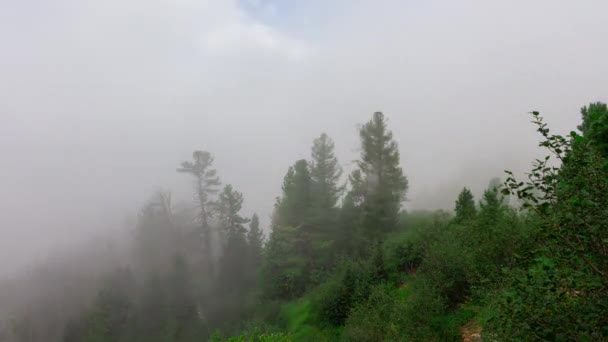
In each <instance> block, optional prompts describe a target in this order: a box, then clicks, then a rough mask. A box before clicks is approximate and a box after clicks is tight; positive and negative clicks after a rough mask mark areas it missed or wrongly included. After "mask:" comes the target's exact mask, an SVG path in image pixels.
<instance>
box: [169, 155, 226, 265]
mask: <svg viewBox="0 0 608 342" xmlns="http://www.w3.org/2000/svg"><path fill="white" fill-rule="evenodd" d="M192 159H193V161H185V162H182V164H181V167H180V168H178V169H177V172H181V173H188V174H190V175H192V176H193V177H194V195H195V200H196V202H197V204H198V209H199V213H198V220H199V222H200V227H201V238H202V240H203V248H204V253H205V259H206V263H207V271H208V273H209V274H213V273H214V272H213V271H214V270H213V251H212V245H211V224H210V222H209V220H210V218H211V217H212V211H211V207H212V206H213V200H212V198H211V196H212V195H213V194H215V193H217V191H218V190H217V187H218V186H219V185H220V180H219V177H218V176H217V171H216V170H215V169H212V168H211V167H212V165H213V156H212V155H211V153H209V152H207V151H194V153H193V154H192Z"/></svg>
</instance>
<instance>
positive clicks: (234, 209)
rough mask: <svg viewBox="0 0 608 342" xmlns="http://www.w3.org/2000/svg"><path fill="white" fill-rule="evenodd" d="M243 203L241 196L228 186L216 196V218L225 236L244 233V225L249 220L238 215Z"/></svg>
mask: <svg viewBox="0 0 608 342" xmlns="http://www.w3.org/2000/svg"><path fill="white" fill-rule="evenodd" d="M243 201H244V200H243V194H242V193H240V192H238V191H235V190H234V189H233V188H232V185H230V184H228V185H226V186H224V190H223V191H222V192H221V193H220V194H219V196H218V203H217V209H218V216H219V219H220V224H221V226H222V228H223V231H224V232H225V233H226V234H227V236H230V235H235V234H244V232H245V227H244V224H245V223H247V222H249V219H247V218H244V217H242V216H241V215H240V214H239V213H240V211H241V209H242V207H243Z"/></svg>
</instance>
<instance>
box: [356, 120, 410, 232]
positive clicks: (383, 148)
mask: <svg viewBox="0 0 608 342" xmlns="http://www.w3.org/2000/svg"><path fill="white" fill-rule="evenodd" d="M359 136H360V138H361V159H360V160H359V161H357V165H358V170H356V172H355V173H353V175H351V177H350V180H351V185H352V187H353V193H354V195H355V197H357V198H359V199H360V202H361V209H362V215H363V218H362V222H363V223H362V224H363V228H364V231H365V234H366V236H367V238H371V239H377V238H378V233H379V232H389V231H392V230H394V229H395V228H396V227H397V223H398V219H399V210H400V209H401V203H402V202H403V201H404V200H405V194H406V191H407V188H408V181H407V178H406V177H405V175H404V174H403V170H402V169H401V166H400V165H399V150H398V147H397V142H396V141H395V140H394V139H393V134H392V132H391V131H389V130H388V128H387V120H386V118H385V117H384V115H383V114H382V113H381V112H376V113H374V115H373V117H372V119H371V120H370V121H369V122H367V123H366V124H365V125H363V126H362V127H361V129H360V130H359Z"/></svg>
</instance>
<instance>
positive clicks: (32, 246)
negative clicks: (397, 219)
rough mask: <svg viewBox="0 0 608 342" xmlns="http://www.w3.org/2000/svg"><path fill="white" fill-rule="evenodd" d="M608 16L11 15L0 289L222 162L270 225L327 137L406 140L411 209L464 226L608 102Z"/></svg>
mask: <svg viewBox="0 0 608 342" xmlns="http://www.w3.org/2000/svg"><path fill="white" fill-rule="evenodd" d="M606 13H608V2H607V1H605V0H598V1H591V0H577V1H558V0H536V1H530V0H526V1H523V0H521V1H519V0H517V1H514V0H511V1H488V0H478V1H474V0H465V1H455V0H445V1H435V0H424V1H422V0H419V1H413V0H412V1H410V0H399V1H397V0H395V1H391V0H374V1H372V0H369V1H354V0H353V1H347V0H335V1H331V0H302V1H293V0H257V1H254V0H248V1H246V0H241V1H236V0H103V1H99V0H53V1H50V0H0V154H1V156H0V191H1V192H0V260H10V261H11V262H10V263H5V262H2V263H0V274H1V273H3V272H7V271H8V270H9V265H8V264H10V268H11V269H15V268H16V267H22V266H23V265H26V264H27V263H30V262H31V261H32V260H34V259H36V258H39V257H41V256H44V255H46V253H48V251H49V250H52V249H53V248H58V247H60V246H64V245H66V244H68V245H69V244H74V243H78V242H79V241H82V240H83V239H86V238H87V237H90V236H92V234H98V233H103V232H105V231H111V230H113V229H116V228H117V227H119V226H122V225H123V222H124V218H125V217H126V216H128V215H133V214H134V213H136V210H137V208H139V207H140V206H141V205H142V203H143V202H144V201H145V200H146V199H147V198H148V197H149V195H151V194H152V193H153V192H154V191H155V190H157V189H158V188H161V187H162V188H165V189H170V190H172V191H174V192H175V194H176V196H177V197H179V198H183V199H188V198H189V197H188V195H189V185H190V183H189V180H188V179H187V178H186V176H185V175H183V174H177V173H176V172H175V169H176V167H177V166H178V164H179V163H180V162H181V161H182V160H186V159H189V158H190V157H191V153H192V151H193V150H195V149H203V150H208V151H210V152H212V153H213V154H214V155H215V159H216V164H215V165H216V168H217V169H218V172H219V174H220V176H221V178H222V180H223V182H224V183H232V184H233V185H234V186H235V187H236V188H237V189H238V190H240V191H242V192H243V193H244V195H245V199H246V208H245V211H246V213H247V214H251V213H252V212H254V211H255V212H258V213H259V214H260V215H261V216H262V217H263V218H264V219H265V220H263V221H264V222H268V217H269V215H270V212H271V209H272V204H273V203H274V198H275V197H276V196H277V195H278V194H279V193H280V185H281V181H282V177H283V175H284V173H285V171H286V170H287V168H288V166H289V165H290V164H292V163H293V162H294V161H295V160H296V159H300V158H308V157H309V154H310V152H309V151H310V145H311V143H312V140H313V138H315V137H316V136H318V135H319V134H320V133H321V132H323V131H325V132H327V133H328V134H329V135H330V136H331V137H332V138H333V139H334V140H335V142H336V148H337V154H338V157H339V158H340V161H341V163H342V164H343V166H344V167H345V168H346V169H349V168H350V167H351V166H352V164H351V161H352V160H353V159H355V158H356V157H357V148H358V135H357V131H356V129H357V124H360V123H363V122H365V121H366V120H368V119H369V118H370V117H371V114H372V113H373V112H374V111H376V110H381V111H383V112H384V113H385V114H386V115H387V116H388V118H389V120H390V128H391V129H392V130H393V132H394V136H395V138H396V139H397V141H398V142H399V147H400V150H401V156H402V165H403V168H404V170H405V172H406V174H407V176H408V177H409V180H410V185H411V188H410V192H409V195H408V197H409V201H408V203H407V207H408V208H412V209H415V208H428V207H449V206H451V204H452V203H453V200H454V198H455V196H456V194H457V192H458V190H459V189H460V188H461V187H462V186H470V187H473V189H474V190H475V191H476V192H477V193H478V192H479V191H480V190H481V189H482V188H483V186H485V185H486V184H487V182H488V180H489V178H490V177H492V176H500V175H502V171H503V170H504V169H513V170H516V171H517V170H525V169H526V168H527V166H528V165H529V164H530V161H531V159H532V158H533V157H534V156H536V155H538V153H539V152H538V150H537V149H535V148H534V147H535V145H536V143H537V141H538V137H537V136H536V134H535V132H534V128H533V127H532V126H531V125H530V124H529V117H528V116H526V114H525V113H526V112H528V111H530V110H539V111H541V112H542V113H543V114H544V115H545V116H546V119H547V121H548V122H549V123H550V125H551V127H553V128H554V129H556V130H557V131H559V132H568V131H569V130H571V129H574V127H575V126H576V125H577V124H578V122H579V120H580V114H579V108H580V107H581V106H582V105H584V104H586V103H589V102H590V101H608V92H607V90H608V82H607V81H608V44H606V42H607V39H608V25H606Z"/></svg>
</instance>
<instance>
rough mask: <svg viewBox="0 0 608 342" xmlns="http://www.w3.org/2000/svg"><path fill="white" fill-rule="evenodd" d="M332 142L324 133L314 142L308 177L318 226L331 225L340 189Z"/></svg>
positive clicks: (336, 161)
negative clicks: (309, 176) (310, 182)
mask: <svg viewBox="0 0 608 342" xmlns="http://www.w3.org/2000/svg"><path fill="white" fill-rule="evenodd" d="M334 146H335V145H334V142H333V141H332V139H331V138H330V137H329V136H328V135H327V134H325V133H323V134H321V136H319V137H318V138H317V139H315V140H314V142H313V146H312V162H311V163H310V175H311V179H312V197H313V210H314V215H315V216H316V219H317V220H318V222H319V224H320V225H323V224H327V223H332V222H331V221H332V220H333V219H334V218H335V214H336V211H335V209H336V204H337V202H338V199H339V198H340V194H341V192H342V187H341V186H340V185H339V184H338V182H339V181H340V176H341V175H342V168H341V167H340V165H339V164H338V158H336V156H335V154H334Z"/></svg>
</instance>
